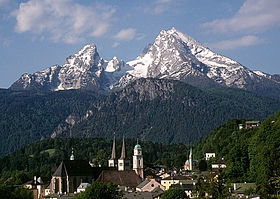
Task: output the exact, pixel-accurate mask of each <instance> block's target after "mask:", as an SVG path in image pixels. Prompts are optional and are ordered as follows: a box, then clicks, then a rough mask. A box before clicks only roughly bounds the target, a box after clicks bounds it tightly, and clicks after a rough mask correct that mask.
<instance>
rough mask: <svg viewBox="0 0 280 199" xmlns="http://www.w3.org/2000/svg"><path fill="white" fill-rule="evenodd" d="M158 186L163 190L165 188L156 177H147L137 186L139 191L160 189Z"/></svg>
mask: <svg viewBox="0 0 280 199" xmlns="http://www.w3.org/2000/svg"><path fill="white" fill-rule="evenodd" d="M158 188H160V189H161V190H163V191H164V190H165V187H164V186H163V185H161V184H160V183H159V182H158V181H156V180H155V179H146V180H144V181H143V182H141V183H140V184H139V185H138V186H137V187H136V191H139V192H154V190H155V189H158Z"/></svg>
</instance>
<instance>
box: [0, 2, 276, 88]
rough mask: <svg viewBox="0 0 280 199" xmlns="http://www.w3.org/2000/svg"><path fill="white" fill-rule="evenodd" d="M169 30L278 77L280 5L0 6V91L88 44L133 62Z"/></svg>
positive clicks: (6, 4) (32, 4) (77, 4)
mask: <svg viewBox="0 0 280 199" xmlns="http://www.w3.org/2000/svg"><path fill="white" fill-rule="evenodd" d="M172 27H175V28H177V29H178V30H180V31H181V32H183V33H185V34H188V35H190V36H192V37H193V38H195V39H196V40H198V41H200V42H201V43H202V44H204V45H206V46H208V47H209V48H211V49H212V50H214V51H216V52H218V53H221V54H223V55H225V56H227V57H230V58H232V59H234V60H236V61H238V62H240V63H241V64H243V65H244V66H246V67H248V68H250V69H252V70H261V71H263V72H266V73H270V74H280V64H279V61H278V59H279V57H280V50H279V46H280V1H279V0H111V1H109V0H103V1H101V0H100V1H98V0H83V1H78V0H25V1H20V0H0V88H8V87H9V86H10V85H11V84H12V83H13V82H14V81H16V80H17V79H18V78H19V77H20V75H22V74H23V73H34V72H36V71H41V70H43V69H45V68H47V67H50V66H52V65H54V64H59V65H62V64H63V63H64V60H65V58H66V57H68V56H69V55H71V54H74V53H75V52H76V51H78V50H79V49H81V48H82V46H83V45H85V44H87V43H95V44H96V45H97V48H98V52H99V54H100V56H101V57H103V58H105V59H107V60H109V59H111V58H112V57H114V56H117V57H118V58H119V59H123V60H124V61H130V60H132V59H134V58H136V57H137V56H138V55H139V54H140V53H141V52H142V50H143V49H144V48H145V46H146V45H147V44H149V43H152V42H153V41H154V39H155V37H156V36H157V35H158V34H159V32H160V31H161V30H163V29H165V30H167V29H170V28H172Z"/></svg>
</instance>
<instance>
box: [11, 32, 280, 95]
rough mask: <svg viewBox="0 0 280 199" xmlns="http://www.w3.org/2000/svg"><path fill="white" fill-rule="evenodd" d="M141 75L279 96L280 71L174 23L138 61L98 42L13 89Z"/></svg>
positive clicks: (96, 86) (93, 84)
mask: <svg viewBox="0 0 280 199" xmlns="http://www.w3.org/2000/svg"><path fill="white" fill-rule="evenodd" d="M139 78H159V79H163V78H164V79H174V80H180V81H184V82H187V83H189V84H191V85H193V86H197V87H200V88H214V87H219V86H223V87H231V88H240V89H244V90H247V91H252V92H255V93H259V94H262V95H265V96H269V97H274V98H278V99H279V98H280V80H279V75H269V74H265V73H263V72H261V71H252V70H250V69H248V68H246V67H244V66H242V65H241V64H240V63H238V62H236V61H234V60H232V59H230V58H227V57H225V56H222V55H219V54H217V53H215V52H213V51H211V50H210V49H209V48H207V47H205V46H203V45H202V44H200V43H199V42H198V41H196V40H195V39H193V38H191V37H190V36H188V35H185V34H183V33H181V32H180V31H178V30H176V29H175V28H172V29H170V30H167V31H166V30H162V31H161V32H160V34H159V35H158V36H157V37H156V39H155V41H154V43H152V44H150V45H148V46H147V47H146V48H145V50H144V51H143V53H142V54H141V55H140V56H138V57H137V58H136V59H135V60H132V61H129V62H127V63H125V62H124V61H121V60H119V59H118V58H116V57H114V58H113V59H112V60H110V61H106V60H104V59H103V58H101V57H100V56H99V54H98V52H97V47H96V45H95V44H90V45H86V46H85V47H84V48H82V49H81V50H80V51H79V52H78V53H76V54H74V55H72V56H70V57H68V58H67V59H66V61H65V63H64V65H62V66H59V65H55V66H52V67H50V68H47V69H46V70H44V71H42V72H36V73H34V74H23V75H22V76H21V77H20V79H19V80H17V81H16V82H15V83H14V84H13V85H12V86H11V87H10V88H11V89H13V90H22V89H23V90H30V89H43V90H56V91H57V90H68V89H80V88H82V89H91V90H100V89H101V90H109V89H114V88H123V87H125V86H126V85H128V84H129V83H130V82H132V81H134V80H135V79H139Z"/></svg>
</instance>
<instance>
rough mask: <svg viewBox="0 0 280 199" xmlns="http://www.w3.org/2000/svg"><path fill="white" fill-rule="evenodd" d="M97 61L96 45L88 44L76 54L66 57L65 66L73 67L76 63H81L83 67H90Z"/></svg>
mask: <svg viewBox="0 0 280 199" xmlns="http://www.w3.org/2000/svg"><path fill="white" fill-rule="evenodd" d="M98 61H99V54H98V52H97V48H96V45H95V44H88V45H85V46H84V47H83V48H82V49H81V50H80V51H78V52H77V53H76V54H74V55H72V56H70V57H68V58H67V59H66V61H65V64H71V65H75V64H77V63H78V62H82V65H83V66H90V65H93V64H97V62H98ZM82 65H81V66H82Z"/></svg>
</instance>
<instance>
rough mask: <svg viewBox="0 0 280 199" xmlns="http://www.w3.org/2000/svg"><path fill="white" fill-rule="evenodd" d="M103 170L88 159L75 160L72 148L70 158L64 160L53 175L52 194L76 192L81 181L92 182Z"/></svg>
mask: <svg viewBox="0 0 280 199" xmlns="http://www.w3.org/2000/svg"><path fill="white" fill-rule="evenodd" d="M101 171H102V168H100V167H91V166H90V164H89V163H88V162H87V161H84V160H75V158H74V153H73V150H72V155H71V157H70V160H64V161H62V162H61V163H60V165H59V166H58V168H57V169H56V170H55V172H54V174H53V175H52V179H51V183H50V194H65V193H75V192H77V188H78V186H79V185H80V184H81V183H83V182H87V183H92V182H93V181H94V180H96V179H97V178H98V176H99V174H100V173H101Z"/></svg>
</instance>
